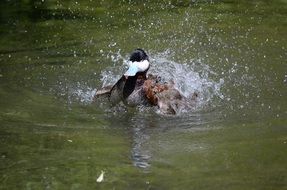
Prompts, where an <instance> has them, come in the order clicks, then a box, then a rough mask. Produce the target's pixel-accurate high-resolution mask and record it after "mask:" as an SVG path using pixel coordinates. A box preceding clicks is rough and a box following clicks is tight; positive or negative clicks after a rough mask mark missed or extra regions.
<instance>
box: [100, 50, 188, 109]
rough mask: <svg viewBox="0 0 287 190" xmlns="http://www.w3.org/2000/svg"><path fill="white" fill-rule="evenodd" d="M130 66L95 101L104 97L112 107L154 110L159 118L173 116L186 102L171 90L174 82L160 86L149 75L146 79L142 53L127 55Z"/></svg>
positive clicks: (147, 62) (145, 64) (158, 81)
mask: <svg viewBox="0 0 287 190" xmlns="http://www.w3.org/2000/svg"><path fill="white" fill-rule="evenodd" d="M130 62H131V63H130V65H129V69H128V71H127V72H126V73H125V74H124V75H123V76H122V77H121V78H120V79H119V80H118V81H117V82H116V84H115V85H113V86H108V87H104V88H102V89H101V90H99V91H97V93H96V96H95V97H96V98H97V97H99V96H103V95H106V96H108V98H109V100H110V102H111V103H112V104H113V105H115V104H117V103H119V102H121V101H122V102H124V103H125V104H127V105H128V106H137V105H150V106H158V108H159V110H160V112H161V113H163V114H177V113H178V112H179V110H180V109H181V108H184V107H185V105H186V104H187V98H186V97H184V96H183V95H182V94H181V93H180V92H179V91H178V90H177V89H176V88H175V87H174V82H172V81H170V82H168V83H166V82H162V81H161V80H160V77H157V76H153V75H151V74H149V75H148V77H147V75H146V74H147V71H148V69H149V61H148V56H147V54H146V53H145V52H144V51H143V50H142V49H136V50H135V51H134V52H133V53H132V54H131V57H130Z"/></svg>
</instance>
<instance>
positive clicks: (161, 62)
mask: <svg viewBox="0 0 287 190" xmlns="http://www.w3.org/2000/svg"><path fill="white" fill-rule="evenodd" d="M149 54H150V60H151V68H150V70H149V72H148V73H150V74H153V75H157V76H160V77H161V79H162V81H166V82H168V81H173V82H174V83H175V87H176V88H177V89H178V90H179V91H180V92H181V93H182V94H183V95H184V96H185V97H187V98H189V97H192V95H193V94H194V93H197V94H198V95H199V96H198V99H197V102H196V109H193V110H195V111H201V110H203V109H208V105H211V103H212V104H213V100H214V99H223V98H224V95H223V94H222V93H221V87H222V86H223V84H224V80H223V79H219V81H215V80H213V79H212V78H214V76H217V75H216V73H215V72H213V71H212V70H211V69H210V67H209V66H208V65H205V64H204V63H202V62H203V61H202V60H190V61H189V62H185V63H177V62H176V61H173V60H172V58H171V56H170V55H171V53H170V51H165V52H163V53H156V54H153V53H149ZM126 65H127V63H126V61H125V60H124V61H123V66H122V67H121V68H120V69H119V68H116V67H110V68H108V71H107V70H105V71H102V73H101V82H102V84H103V86H107V85H113V84H115V82H116V81H117V80H118V79H119V78H120V77H121V75H122V73H124V71H125V69H127V67H126ZM193 107H194V106H193ZM213 107H214V104H213ZM141 110H142V109H141Z"/></svg>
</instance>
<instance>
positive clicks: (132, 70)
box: [124, 64, 139, 79]
mask: <svg viewBox="0 0 287 190" xmlns="http://www.w3.org/2000/svg"><path fill="white" fill-rule="evenodd" d="M138 71H139V68H138V66H137V65H135V64H131V65H130V67H129V69H128V70H127V71H126V72H125V74H124V76H125V77H126V79H127V78H128V77H131V76H135V75H136V74H137V72H138Z"/></svg>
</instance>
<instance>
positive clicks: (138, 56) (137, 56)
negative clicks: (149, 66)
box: [130, 48, 149, 62]
mask: <svg viewBox="0 0 287 190" xmlns="http://www.w3.org/2000/svg"><path fill="white" fill-rule="evenodd" d="M144 60H149V58H148V55H147V54H146V52H145V51H144V50H142V49H139V48H138V49H135V50H134V51H133V52H132V54H131V56H130V61H131V62H135V61H137V62H140V61H144Z"/></svg>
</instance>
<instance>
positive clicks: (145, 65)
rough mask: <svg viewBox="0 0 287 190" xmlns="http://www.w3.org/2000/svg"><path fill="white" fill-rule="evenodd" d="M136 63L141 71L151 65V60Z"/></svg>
mask: <svg viewBox="0 0 287 190" xmlns="http://www.w3.org/2000/svg"><path fill="white" fill-rule="evenodd" d="M136 63H137V66H138V68H139V71H140V72H143V71H145V70H147V69H148V67H149V61H148V60H144V61H141V62H136Z"/></svg>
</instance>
